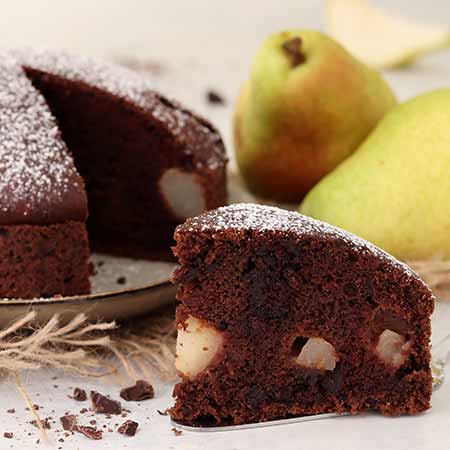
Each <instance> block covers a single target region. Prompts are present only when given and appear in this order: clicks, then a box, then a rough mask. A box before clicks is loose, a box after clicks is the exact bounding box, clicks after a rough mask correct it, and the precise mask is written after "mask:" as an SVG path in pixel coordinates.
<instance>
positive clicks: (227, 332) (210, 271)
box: [170, 204, 434, 425]
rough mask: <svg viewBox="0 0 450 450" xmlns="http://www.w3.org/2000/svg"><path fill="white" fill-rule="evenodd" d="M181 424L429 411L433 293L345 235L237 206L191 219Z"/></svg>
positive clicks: (180, 355) (180, 237)
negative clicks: (327, 414) (376, 411)
mask: <svg viewBox="0 0 450 450" xmlns="http://www.w3.org/2000/svg"><path fill="white" fill-rule="evenodd" d="M175 239H176V241H177V245H176V247H175V249H174V252H175V254H176V256H177V257H178V260H179V262H180V264H181V268H180V269H179V270H178V271H177V272H176V273H175V275H174V281H175V282H177V283H179V285H180V286H179V291H178V296H177V298H178V300H179V302H180V304H179V306H178V309H177V327H178V340H177V358H176V366H177V369H178V371H179V373H180V376H181V377H182V381H181V383H179V384H178V385H177V386H176V387H175V390H174V396H175V397H176V404H175V406H174V407H173V408H172V409H171V411H170V414H171V417H172V418H173V419H176V420H178V421H182V422H184V423H187V424H191V425H210V424H242V423H248V422H255V421H267V420H272V419H279V418H287V417H292V416H297V415H306V414H317V413H325V412H339V413H344V412H351V413H355V412H359V411H364V410H369V409H374V410H378V411H381V412H382V413H383V414H386V415H399V414H404V413H407V414H415V413H418V412H421V411H424V410H426V409H428V408H429V407H430V396H431V371H430V315H431V313H432V311H433V306H434V298H433V295H432V294H431V292H430V290H429V289H428V287H427V286H426V285H425V284H424V283H423V282H422V281H421V280H420V278H419V277H418V276H417V275H416V274H415V273H413V272H412V271H411V270H410V269H409V267H407V266H406V265H404V264H402V263H400V262H399V261H397V260H395V259H394V258H392V257H391V256H390V255H388V254H386V253H385V252H383V251H382V250H380V249H378V248H376V247H374V246H373V245H371V244H369V243H368V242H366V241H363V240H361V239H359V238H357V237H356V236H354V235H351V234H349V233H347V232H345V231H343V230H340V229H338V228H335V227H332V226H330V225H327V224H324V223H322V222H319V221H316V220H313V219H310V218H308V217H305V216H302V215H300V214H298V213H296V212H289V211H285V210H281V209H278V208H274V207H268V206H257V205H251V204H238V205H232V206H228V207H224V208H219V209H217V210H214V211H211V212H209V213H205V214H203V215H201V216H199V217H197V218H193V219H189V220H187V221H186V222H185V224H183V225H180V226H179V227H178V228H177V230H176V233H175Z"/></svg>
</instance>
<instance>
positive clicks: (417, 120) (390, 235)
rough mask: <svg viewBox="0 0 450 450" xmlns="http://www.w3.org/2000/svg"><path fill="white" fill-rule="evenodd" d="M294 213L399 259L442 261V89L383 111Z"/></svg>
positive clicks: (447, 109)
mask: <svg viewBox="0 0 450 450" xmlns="http://www.w3.org/2000/svg"><path fill="white" fill-rule="evenodd" d="M300 212H302V213H303V214H307V215H309V216H312V217H315V218H317V219H320V220H323V221H325V222H329V223H332V224H333V225H337V226H339V227H341V228H344V229H346V230H349V231H352V232H353V233H355V234H358V235H360V236H362V237H364V238H366V239H367V240H369V241H371V242H373V243H374V244H376V245H378V246H379V247H381V248H383V249H385V250H386V251H388V252H390V253H392V254H394V255H395V256H397V257H398V258H399V259H402V260H412V259H424V258H429V257H432V256H434V255H436V254H443V255H444V256H446V257H450V89H440V90H436V91H433V92H430V93H427V94H423V95H421V96H419V97H416V98H414V99H412V100H410V101H408V102H406V103H404V104H402V105H400V106H397V107H396V108H394V109H393V110H392V111H391V112H389V113H388V114H387V115H386V116H385V117H384V119H383V120H382V121H381V122H380V124H379V125H378V126H377V128H376V129H375V130H374V132H373V133H372V134H371V135H370V136H369V137H368V139H367V140H366V141H365V142H364V143H363V144H362V145H361V147H360V148H359V149H358V150H357V151H356V152H355V153H354V154H353V155H352V156H351V157H350V158H348V159H347V160H346V161H344V162H343V163H342V164H341V165H340V166H339V167H338V168H337V169H336V170H335V171H333V172H332V173H330V174H329V175H328V176H326V177H325V178H324V179H323V180H322V181H321V182H320V183H319V184H317V186H315V187H314V188H313V189H312V190H311V192H310V193H309V194H308V195H307V196H306V198H305V199H304V201H303V203H302V204H301V206H300Z"/></svg>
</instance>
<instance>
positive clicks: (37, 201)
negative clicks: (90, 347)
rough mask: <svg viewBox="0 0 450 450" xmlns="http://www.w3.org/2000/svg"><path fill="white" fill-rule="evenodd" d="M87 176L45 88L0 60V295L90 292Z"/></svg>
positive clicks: (33, 295)
mask: <svg viewBox="0 0 450 450" xmlns="http://www.w3.org/2000/svg"><path fill="white" fill-rule="evenodd" d="M86 218H87V201H86V193H85V191H84V183H83V180H82V179H81V177H80V176H79V175H78V173H77V171H76V169H75V166H74V162H73V159H72V158H71V156H70V154H69V152H68V150H67V147H66V145H65V144H64V142H63V141H62V139H61V135H60V132H59V131H58V128H57V125H56V121H55V119H54V118H53V116H52V115H51V113H50V110H49V108H48V106H47V105H46V103H45V100H44V98H43V97H42V95H40V94H39V92H38V91H36V89H35V88H34V87H33V86H32V84H31V82H30V81H29V80H28V79H27V77H26V76H25V74H24V73H23V71H22V69H21V67H20V66H19V65H17V64H16V63H15V62H14V61H13V60H11V59H8V58H6V57H3V58H2V60H1V62H0V298H1V297H23V298H33V297H36V296H37V297H42V296H46V297H47V296H48V297H51V296H53V295H55V294H60V295H71V294H83V293H87V292H89V265H88V257H89V243H88V238H87V233H86V227H85V221H86Z"/></svg>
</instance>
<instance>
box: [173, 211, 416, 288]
mask: <svg viewBox="0 0 450 450" xmlns="http://www.w3.org/2000/svg"><path fill="white" fill-rule="evenodd" d="M230 229H234V230H245V231H250V230H256V231H260V232H266V231H275V232H281V233H289V234H291V235H292V234H294V235H310V236H313V237H317V236H319V237H320V236H323V237H328V238H332V239H336V240H340V241H343V242H345V243H346V244H348V245H349V246H350V247H352V248H354V249H356V250H357V251H358V252H361V253H367V252H369V253H371V254H372V255H374V256H376V257H377V258H380V259H382V260H384V261H385V262H387V263H388V264H389V265H391V266H395V267H397V268H399V269H401V270H402V271H403V272H404V273H405V274H407V275H409V276H411V277H414V278H416V279H419V280H420V278H419V277H418V276H417V274H416V273H415V272H413V271H412V270H411V268H410V267H409V266H407V265H406V264H404V263H402V262H400V261H398V260H397V259H395V258H394V257H393V256H391V255H390V254H388V253H386V252H385V251H383V250H381V249H380V248H378V247H376V246H375V245H373V244H371V243H370V242H368V241H366V240H364V239H362V238H360V237H358V236H355V235H354V234H352V233H349V232H347V231H345V230H343V229H341V228H338V227H335V226H332V225H330V224H327V223H325V222H321V221H320V220H316V219H313V218H311V217H307V216H304V215H302V214H300V213H297V212H295V211H288V210H285V209H281V208H277V207H274V206H265V205H256V204H253V203H237V204H234V205H230V206H224V207H221V208H217V209H215V210H213V211H210V212H207V213H204V214H202V215H200V216H197V217H194V218H192V219H188V220H187V221H186V222H185V223H184V224H183V225H180V226H179V230H180V231H191V232H195V231H197V230H198V231H211V232H212V233H220V232H223V231H226V230H230Z"/></svg>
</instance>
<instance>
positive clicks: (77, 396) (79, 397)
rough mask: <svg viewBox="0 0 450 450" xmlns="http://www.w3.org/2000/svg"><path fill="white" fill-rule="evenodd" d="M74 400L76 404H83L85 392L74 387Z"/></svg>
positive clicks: (85, 396)
mask: <svg viewBox="0 0 450 450" xmlns="http://www.w3.org/2000/svg"><path fill="white" fill-rule="evenodd" d="M72 398H73V399H74V400H76V401H77V402H84V401H85V400H87V394H86V391H85V390H84V389H80V388H78V387H76V388H75V389H74V390H73V397H72Z"/></svg>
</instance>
